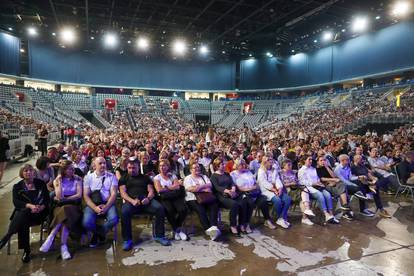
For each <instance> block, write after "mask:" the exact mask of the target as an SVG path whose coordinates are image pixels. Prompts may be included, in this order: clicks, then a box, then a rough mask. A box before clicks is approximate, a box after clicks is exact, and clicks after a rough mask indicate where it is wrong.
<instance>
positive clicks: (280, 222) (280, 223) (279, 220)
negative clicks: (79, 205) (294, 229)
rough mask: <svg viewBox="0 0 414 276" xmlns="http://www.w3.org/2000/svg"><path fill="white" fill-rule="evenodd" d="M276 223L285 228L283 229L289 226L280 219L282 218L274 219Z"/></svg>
mask: <svg viewBox="0 0 414 276" xmlns="http://www.w3.org/2000/svg"><path fill="white" fill-rule="evenodd" d="M276 224H277V225H280V226H281V227H282V228H285V229H287V228H289V225H287V223H286V222H285V220H284V219H282V218H280V219H278V220H277V221H276Z"/></svg>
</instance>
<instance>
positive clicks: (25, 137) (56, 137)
mask: <svg viewBox="0 0 414 276" xmlns="http://www.w3.org/2000/svg"><path fill="white" fill-rule="evenodd" d="M7 133H8V134H9V145H10V159H11V160H15V159H18V158H20V157H21V156H23V154H24V148H25V146H26V145H31V146H32V147H33V148H34V149H35V150H37V140H36V137H35V135H34V133H33V132H22V133H21V134H20V133H19V134H18V138H14V139H13V138H12V139H10V133H12V135H15V131H14V130H13V131H12V132H10V129H8V130H7ZM59 141H60V133H59V132H52V133H49V136H48V146H51V145H54V144H56V143H58V142H59Z"/></svg>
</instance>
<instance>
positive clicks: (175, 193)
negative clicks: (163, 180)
mask: <svg viewBox="0 0 414 276" xmlns="http://www.w3.org/2000/svg"><path fill="white" fill-rule="evenodd" d="M158 196H159V197H160V198H161V199H162V200H170V199H175V198H180V197H184V196H185V190H184V187H183V186H180V189H178V190H171V191H168V192H163V193H159V194H158Z"/></svg>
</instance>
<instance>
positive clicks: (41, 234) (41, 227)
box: [7, 220, 47, 255]
mask: <svg viewBox="0 0 414 276" xmlns="http://www.w3.org/2000/svg"><path fill="white" fill-rule="evenodd" d="M46 223H47V221H46V220H44V221H43V222H42V223H41V224H40V241H39V242H40V244H42V243H43V232H44V231H43V229H44V227H45V224H46ZM38 225H39V224H37V225H32V226H30V234H29V235H30V236H31V235H32V228H33V227H36V226H38ZM10 251H11V237H10V239H9V241H8V242H7V255H10Z"/></svg>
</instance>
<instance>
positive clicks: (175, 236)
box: [174, 232, 181, 241]
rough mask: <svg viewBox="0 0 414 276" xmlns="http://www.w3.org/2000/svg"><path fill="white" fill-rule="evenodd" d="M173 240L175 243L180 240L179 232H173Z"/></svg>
mask: <svg viewBox="0 0 414 276" xmlns="http://www.w3.org/2000/svg"><path fill="white" fill-rule="evenodd" d="M174 240H176V241H180V240H181V236H180V233H179V232H175V233H174Z"/></svg>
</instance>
